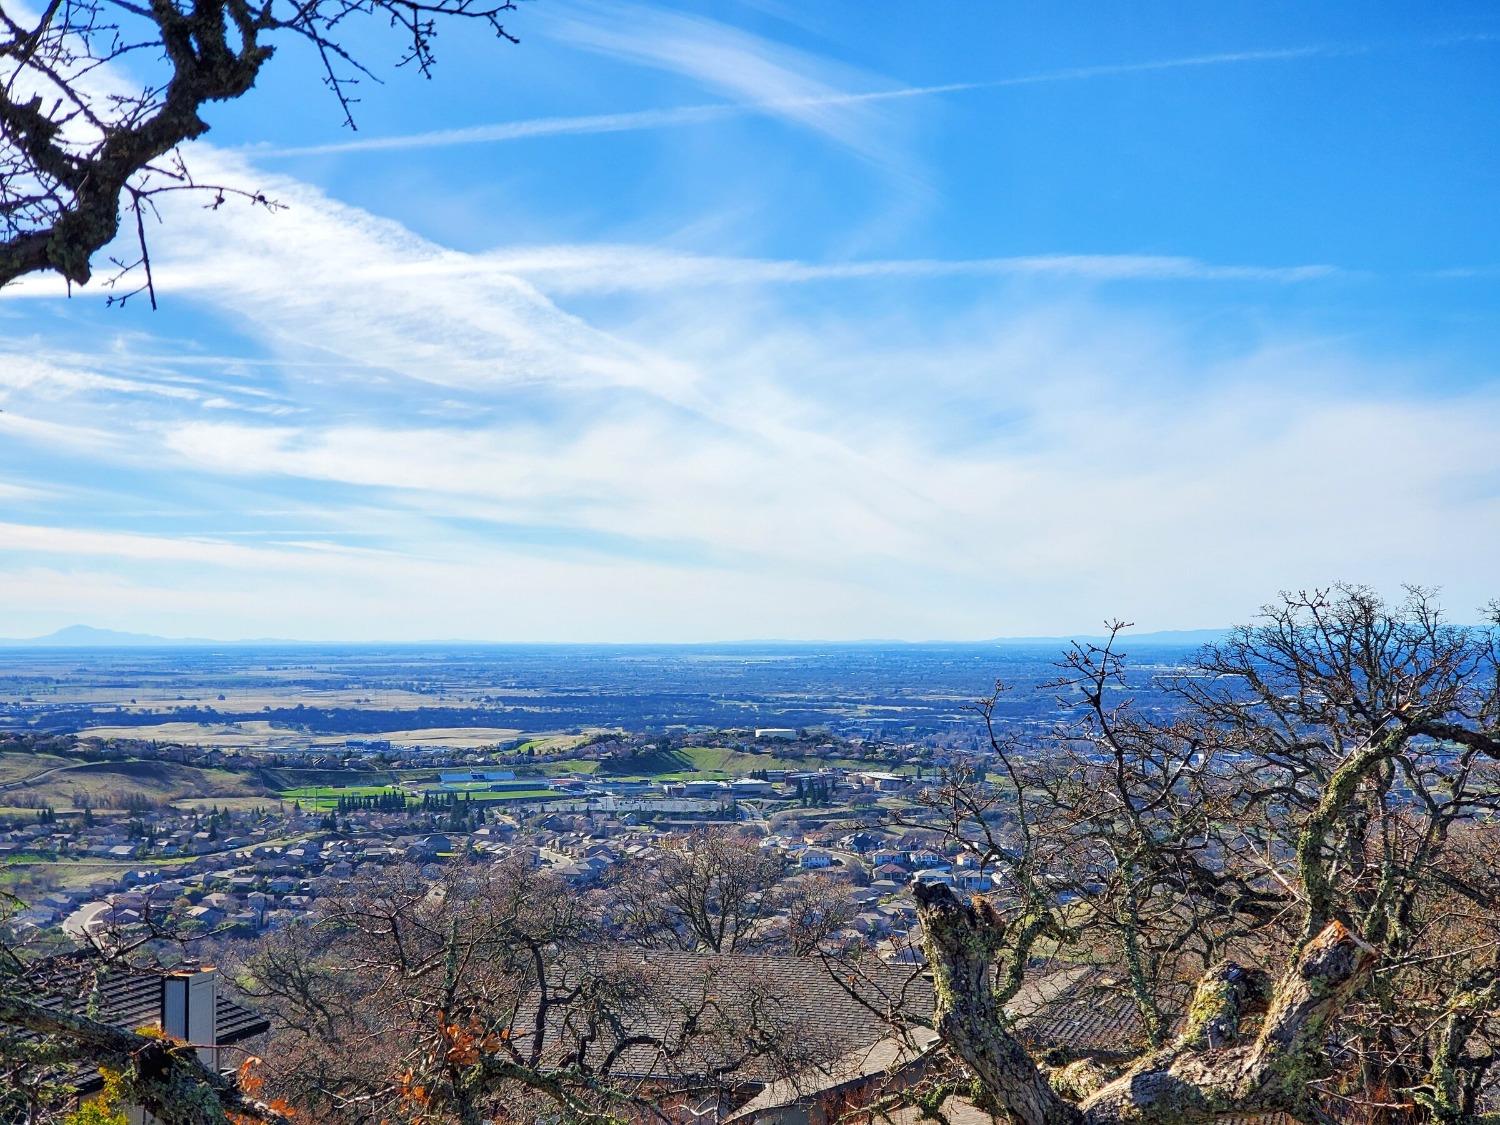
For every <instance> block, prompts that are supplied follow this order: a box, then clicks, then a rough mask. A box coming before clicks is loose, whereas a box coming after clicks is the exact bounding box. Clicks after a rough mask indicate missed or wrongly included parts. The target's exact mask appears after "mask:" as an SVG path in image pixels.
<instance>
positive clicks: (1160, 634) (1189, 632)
mask: <svg viewBox="0 0 1500 1125" xmlns="http://www.w3.org/2000/svg"><path fill="white" fill-rule="evenodd" d="M1227 636H1229V630H1228V629H1162V630H1158V631H1157V632H1155V633H1137V632H1135V631H1134V630H1127V631H1125V632H1123V633H1121V634H1120V639H1121V640H1122V641H1127V642H1129V643H1130V644H1148V645H1181V646H1183V647H1184V648H1195V647H1197V646H1198V645H1206V644H1210V643H1212V642H1214V641H1222V640H1223V639H1224V638H1225V637H1227ZM1105 639H1106V638H1105V636H1104V635H1103V634H1102V633H1101V634H1098V635H1095V636H1084V635H1081V634H1075V635H1073V636H1070V637H996V638H995V639H994V640H992V641H990V642H989V643H990V644H997V645H1053V646H1055V645H1065V644H1067V643H1068V642H1069V641H1102V640H1105Z"/></svg>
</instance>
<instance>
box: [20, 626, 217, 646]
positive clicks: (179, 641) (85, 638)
mask: <svg viewBox="0 0 1500 1125" xmlns="http://www.w3.org/2000/svg"><path fill="white" fill-rule="evenodd" d="M217 643H219V642H217V641H210V640H204V639H203V638H201V637H176V638H174V637H154V636H152V635H151V634H149V633H122V632H120V631H119V630H118V629H95V628H94V627H93V626H92V625H69V626H68V627H67V628H65V629H59V630H58V631H57V632H55V633H48V634H47V635H46V636H45V637H12V638H0V648H146V647H152V646H158V647H159V646H168V647H170V646H173V645H211V644H217Z"/></svg>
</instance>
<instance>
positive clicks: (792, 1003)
mask: <svg viewBox="0 0 1500 1125" xmlns="http://www.w3.org/2000/svg"><path fill="white" fill-rule="evenodd" d="M609 959H610V962H611V963H610V964H609V965H608V966H607V967H605V968H604V971H605V972H606V973H608V974H623V975H624V976H625V977H626V978H628V979H629V980H631V981H632V982H633V983H634V985H635V986H636V991H635V995H634V996H633V998H632V1000H631V1002H628V1003H624V1004H618V1005H617V1006H616V1007H617V1011H618V1012H619V1013H621V1014H622V1015H623V1020H622V1026H621V1032H622V1033H623V1034H624V1035H627V1036H629V1035H646V1036H650V1037H651V1038H652V1039H654V1040H657V1041H660V1042H666V1043H670V1044H682V1049H680V1050H676V1051H670V1052H665V1053H664V1052H663V1051H662V1050H660V1049H659V1048H657V1047H655V1046H640V1047H632V1048H630V1049H628V1050H627V1051H626V1052H624V1053H623V1054H622V1055H621V1057H620V1059H619V1061H618V1063H617V1064H616V1066H615V1068H614V1069H615V1072H616V1073H618V1074H630V1075H635V1076H641V1077H651V1078H659V1079H671V1080H681V1079H691V1078H703V1077H708V1076H720V1075H722V1076H723V1077H724V1078H725V1079H726V1080H729V1081H733V1082H739V1083H754V1084H760V1083H766V1082H772V1081H776V1080H778V1079H784V1078H788V1077H791V1076H792V1075H793V1074H795V1073H798V1072H800V1071H802V1070H805V1069H807V1068H809V1067H814V1068H816V1067H819V1066H823V1065H827V1064H830V1063H832V1062H833V1061H834V1060H836V1059H839V1058H841V1057H844V1056H847V1055H849V1054H850V1053H852V1052H857V1051H860V1050H867V1049H869V1048H870V1047H872V1046H873V1045H874V1044H876V1043H878V1042H879V1041H880V1040H882V1039H884V1038H886V1037H887V1036H889V1035H890V1034H891V1032H892V1023H891V1019H890V1018H888V1016H887V1013H889V1014H890V1015H891V1016H894V1015H896V1014H897V1013H898V1011H899V1010H900V1009H901V1008H902V1007H903V1006H904V1007H905V1008H907V1009H910V1010H920V1011H922V1012H923V1013H930V1012H931V1010H932V987H931V985H930V984H929V983H928V982H927V981H925V980H923V979H922V978H921V977H920V976H916V975H915V974H913V972H912V970H911V968H910V967H897V966H891V965H886V964H884V963H882V962H878V961H872V963H871V964H870V965H868V966H860V967H859V969H858V970H857V971H855V972H853V973H851V972H850V970H849V969H848V968H846V967H840V966H838V965H836V964H834V963H832V962H830V963H828V964H825V963H824V962H823V961H822V960H821V959H819V958H816V957H790V956H783V955H774V954H711V953H683V952H675V951H660V952H648V953H639V954H619V953H615V954H613V955H611V956H610V958H609ZM600 968H601V966H600V965H598V964H597V963H595V964H593V965H591V966H589V968H588V971H592V972H595V973H597V972H599V971H600ZM835 971H837V972H839V974H840V975H839V976H838V977H835V976H834V972H835ZM690 1018H691V1019H693V1020H694V1024H695V1028H696V1034H695V1035H692V1036H685V1035H684V1028H685V1027H686V1026H687V1023H688V1021H689V1019H690ZM566 1019H567V1014H566V1012H563V1011H560V1012H559V1013H558V1016H557V1019H556V1020H555V1021H554V1026H553V1027H552V1028H551V1030H550V1038H551V1039H552V1041H553V1044H554V1045H555V1047H556V1048H557V1049H561V1050H567V1049H569V1047H570V1046H571V1045H572V1044H571V1043H570V1042H569V1039H570V1038H571V1037H572V1034H573V1030H574V1029H573V1028H572V1027H570V1026H568V1025H567V1024H566V1023H565V1021H566ZM747 1032H760V1033H762V1034H763V1035H764V1037H765V1042H764V1048H763V1049H760V1050H757V1049H755V1048H753V1047H750V1046H747V1043H750V1042H752V1040H750V1039H747ZM617 1041H618V1039H617V1037H614V1036H610V1035H606V1036H603V1037H602V1038H601V1039H600V1041H599V1042H598V1043H597V1045H596V1046H594V1047H593V1048H591V1053H590V1055H589V1058H590V1060H591V1061H592V1062H593V1063H595V1064H596V1065H597V1063H598V1062H599V1060H600V1059H601V1058H603V1057H604V1055H606V1054H607V1053H608V1052H609V1050H610V1049H611V1048H612V1046H613V1045H614V1043H615V1042H617Z"/></svg>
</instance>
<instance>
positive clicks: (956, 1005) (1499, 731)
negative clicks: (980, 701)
mask: <svg viewBox="0 0 1500 1125" xmlns="http://www.w3.org/2000/svg"><path fill="white" fill-rule="evenodd" d="M1491 617H1492V621H1491V624H1490V626H1487V627H1479V628H1460V627H1456V626H1453V625H1450V624H1448V623H1446V622H1445V621H1444V620H1443V618H1442V614H1441V612H1440V611H1439V609H1438V607H1437V605H1436V604H1435V602H1434V601H1433V599H1432V597H1431V595H1429V594H1428V593H1426V592H1424V591H1421V590H1413V591H1411V592H1410V593H1409V595H1408V597H1407V599H1406V600H1405V601H1404V602H1403V603H1402V604H1400V605H1396V606H1391V605H1387V604H1385V603H1383V602H1382V601H1381V600H1380V599H1379V598H1378V597H1377V596H1375V595H1374V594H1373V593H1371V592H1370V591H1368V590H1366V589H1363V588H1358V587H1339V588H1336V589H1333V590H1329V591H1316V592H1313V593H1311V594H1296V595H1291V594H1289V595H1284V596H1283V597H1282V599H1281V600H1280V601H1279V602H1278V603H1276V604H1274V605H1272V606H1268V607H1266V609H1265V610H1264V611H1263V614H1262V617H1261V620H1260V621H1259V622H1258V623H1257V624H1255V625H1254V626H1251V627H1248V628H1243V629H1240V630H1237V631H1235V632H1234V633H1233V634H1232V635H1231V636H1230V637H1229V638H1228V639H1227V640H1225V641H1224V642H1222V643H1220V644H1216V645H1212V646H1209V647H1208V648H1207V649H1205V650H1204V651H1203V652H1202V653H1201V654H1200V656H1199V658H1198V659H1197V661H1196V664H1195V666H1194V667H1193V668H1192V670H1191V672H1190V674H1189V675H1186V676H1183V677H1180V678H1179V679H1177V680H1176V681H1175V682H1174V683H1173V684H1172V685H1171V689H1172V690H1173V691H1174V692H1175V693H1176V695H1177V703H1178V705H1177V707H1176V708H1175V709H1174V713H1173V717H1172V718H1170V719H1160V718H1156V717H1153V716H1151V715H1149V714H1140V713H1137V711H1136V709H1135V707H1134V705H1133V703H1132V699H1131V696H1130V693H1129V691H1128V687H1129V682H1128V679H1127V668H1126V665H1125V662H1124V659H1123V657H1122V655H1121V654H1120V652H1119V647H1118V646H1119V633H1120V630H1121V629H1122V628H1123V626H1119V625H1117V626H1115V627H1113V628H1112V630H1111V639H1110V640H1109V641H1108V642H1107V643H1105V644H1102V645H1081V646H1075V647H1074V648H1073V649H1072V650H1071V651H1070V652H1069V653H1068V654H1067V655H1066V657H1065V658H1064V660H1063V662H1062V665H1061V667H1062V675H1061V676H1060V677H1059V679H1058V680H1057V682H1056V683H1055V684H1054V685H1053V687H1054V688H1055V689H1056V690H1058V691H1059V692H1061V695H1062V699H1063V701H1064V702H1065V703H1066V704H1067V705H1068V706H1069V707H1070V708H1071V709H1072V710H1073V713H1074V715H1075V718H1074V720H1073V721H1071V722H1069V723H1068V724H1066V726H1065V727H1064V728H1063V729H1061V730H1059V731H1058V732H1057V734H1056V735H1055V736H1054V737H1053V738H1052V739H1050V740H1048V741H1047V742H1045V743H1043V744H1041V745H1027V744H1022V743H1020V742H1018V741H1017V740H1014V739H1011V738H1009V737H1007V736H1006V735H1005V734H1004V733H1003V732H1002V731H1000V730H998V729H997V727H996V724H995V723H994V721H993V717H994V703H995V701H994V699H991V700H988V701H986V703H985V704H984V705H983V706H982V707H981V712H982V714H983V716H984V718H985V720H986V722H987V724H988V725H989V730H990V735H991V750H992V754H991V755H989V756H988V758H987V759H986V760H984V761H983V762H982V763H981V764H979V765H978V766H976V767H975V768H973V769H969V770H961V771H958V772H957V773H955V774H951V775H950V776H949V777H948V779H947V781H946V783H945V784H944V785H942V786H940V787H939V788H938V789H936V790H935V791H933V792H932V793H931V794H930V795H929V798H928V801H929V804H930V805H931V806H932V808H933V809H934V810H936V811H938V812H939V813H940V814H941V816H942V818H943V819H944V821H945V822H946V824H947V826H948V831H949V833H950V834H951V835H952V836H953V837H954V838H955V839H958V840H960V841H962V842H963V844H964V846H965V847H966V848H968V849H970V850H971V851H972V852H973V853H974V854H975V856H976V857H977V859H978V861H979V862H980V863H981V864H984V865H987V866H990V867H992V868H993V869H994V870H995V871H996V873H997V877H998V882H999V891H998V893H997V894H996V895H994V896H992V897H991V898H990V899H989V900H984V899H975V900H973V901H971V902H961V901H959V900H958V899H957V898H956V897H954V895H953V894H952V893H951V892H950V891H948V890H947V889H946V888H944V887H942V886H922V887H919V888H918V901H919V911H920V914H921V917H922V921H923V925H924V928H925V942H926V947H927V951H928V955H929V958H930V961H931V965H932V968H933V973H934V978H935V984H936V990H937V995H938V1005H937V1012H936V1025H937V1027H938V1029H939V1031H940V1032H941V1034H942V1035H943V1037H944V1039H945V1040H946V1041H947V1043H948V1044H949V1046H950V1047H951V1049H952V1050H953V1051H954V1053H955V1054H956V1055H957V1056H958V1057H959V1058H960V1059H961V1060H962V1061H963V1062H964V1063H965V1064H966V1066H967V1067H968V1068H969V1069H970V1070H971V1071H972V1073H973V1074H974V1075H976V1076H977V1078H978V1079H979V1081H980V1082H981V1084H982V1086H983V1088H984V1090H985V1092H986V1095H987V1097H988V1098H989V1099H990V1100H991V1101H992V1102H993V1104H994V1105H996V1106H997V1107H999V1108H1000V1109H1002V1110H1003V1111H1005V1112H1007V1113H1009V1114H1011V1115H1013V1116H1014V1118H1015V1119H1017V1120H1020V1121H1023V1122H1027V1123H1029V1125H1042V1123H1048V1125H1053V1123H1069V1125H1071V1123H1076V1122H1088V1123H1113V1122H1119V1121H1142V1122H1168V1121H1170V1122H1174V1123H1179V1125H1186V1123H1191V1122H1197V1121H1203V1122H1207V1121H1211V1120H1213V1119H1214V1118H1215V1117H1216V1116H1219V1115H1223V1114H1229V1113H1236V1114H1246V1113H1287V1114H1291V1115H1293V1116H1296V1117H1299V1118H1302V1119H1304V1120H1317V1119H1323V1118H1324V1117H1325V1116H1328V1117H1337V1118H1339V1119H1342V1120H1359V1121H1372V1122H1373V1121H1387V1122H1395V1121H1441V1122H1458V1121H1474V1120H1480V1117H1479V1094H1480V1091H1481V1090H1482V1089H1483V1088H1484V1085H1485V1083H1486V1081H1487V1077H1486V1076H1487V1075H1488V1073H1489V1072H1490V1070H1491V1068H1492V1067H1493V1066H1494V1064H1495V1063H1496V1061H1497V1060H1496V1056H1495V1051H1494V1047H1493V1044H1494V1043H1495V1042H1496V1041H1497V1040H1500V1019H1497V1016H1496V1012H1497V1010H1500V910H1497V907H1500V897H1497V896H1500V879H1497V874H1500V868H1497V865H1496V861H1495V859H1494V858H1493V857H1494V856H1495V854H1496V851H1497V847H1500V822H1497V819H1496V818H1497V812H1500V659H1497V647H1496V638H1497V630H1496V629H1495V628H1494V626H1495V625H1500V621H1496V620H1494V611H1493V608H1492V610H1491ZM1059 953H1066V955H1067V956H1069V957H1071V958H1075V959H1084V960H1090V961H1095V962H1102V963H1104V964H1107V965H1111V966H1113V967H1115V968H1116V969H1118V972H1117V973H1115V974H1113V979H1116V980H1118V982H1119V984H1118V987H1119V988H1120V989H1122V990H1124V992H1125V993H1126V994H1127V995H1128V996H1129V997H1130V999H1131V1001H1132V1002H1133V1004H1134V1006H1135V1009H1136V1011H1137V1013H1138V1016H1139V1025H1140V1028H1141V1033H1140V1040H1139V1041H1138V1042H1137V1043H1135V1044H1133V1045H1128V1044H1127V1045H1122V1046H1129V1047H1132V1048H1133V1049H1131V1050H1128V1051H1124V1052H1122V1054H1121V1055H1120V1056H1119V1057H1117V1058H1114V1059H1103V1060H1101V1059H1098V1058H1093V1059H1067V1058H1056V1057H1054V1058H1048V1059H1042V1058H1040V1057H1039V1056H1036V1055H1035V1054H1034V1053H1033V1052H1034V1050H1035V1047H1034V1045H1032V1044H1028V1043H1026V1042H1024V1041H1023V1039H1022V1037H1021V1036H1020V1035H1018V1034H1017V1033H1016V1031H1015V1029H1014V1028H1013V1027H1012V1026H1011V1025H1010V1023H1009V1021H1008V1018H1007V1015H1006V1003H1007V1001H1008V1000H1009V999H1010V998H1011V997H1013V996H1014V995H1015V993H1016V992H1017V990H1018V989H1019V988H1020V986H1021V983H1022V982H1023V980H1024V979H1025V978H1026V976H1027V974H1028V972H1029V971H1031V970H1032V968H1033V963H1034V961H1035V960H1036V959H1037V958H1038V956H1039V955H1041V954H1059ZM1485 1044H1489V1047H1488V1048H1486V1047H1485Z"/></svg>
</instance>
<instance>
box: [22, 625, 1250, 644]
mask: <svg viewBox="0 0 1500 1125" xmlns="http://www.w3.org/2000/svg"><path fill="white" fill-rule="evenodd" d="M1227 632H1228V630H1225V629H1176V630H1167V631H1164V632H1156V633H1127V634H1125V639H1127V640H1128V641H1129V642H1130V643H1131V644H1159V645H1174V646H1181V647H1183V648H1192V647H1196V646H1197V645H1201V644H1207V643H1208V642H1210V641H1216V640H1220V639H1222V638H1223V637H1224V636H1225V635H1226V633H1227ZM1103 639H1104V638H1103V637H1102V636H1084V635H1077V636H1056V637H995V638H993V639H991V640H988V641H977V642H974V643H975V644H980V645H1017V646H1026V645H1036V646H1046V647H1049V648H1056V647H1058V646H1060V645H1066V644H1067V643H1068V642H1069V641H1073V640H1077V641H1083V642H1086V641H1100V640H1103ZM312 643H316V642H309V641H289V640H281V639H277V638H273V637H259V638H255V639H249V640H237V641H223V640H212V639H210V638H207V637H158V636H155V635H153V634H150V633H126V632H121V631H120V630H118V629H96V628H95V627H94V626H92V625H69V626H68V627H67V628H65V629H59V630H57V632H55V633H48V634H47V635H46V636H44V637H10V638H4V637H0V648H201V647H204V646H216V647H221V648H222V647H231V646H235V647H237V646H242V645H305V644H312ZM326 643H328V644H338V643H340V642H337V641H329V642H326ZM372 643H373V642H372ZM412 643H419V644H430V645H482V644H487V643H492V642H485V641H461V640H446V641H425V642H412ZM909 643H912V642H907V641H854V642H840V641H771V640H761V641H737V642H733V647H741V646H744V645H753V644H774V645H799V644H809V645H816V644H859V645H888V646H890V647H892V648H897V647H900V646H902V645H905V644H909ZM930 643H932V644H946V643H951V642H944V641H933V642H930ZM684 647H702V648H713V647H715V646H714V645H713V644H711V643H710V644H704V645H701V646H691V645H689V646H684Z"/></svg>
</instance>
